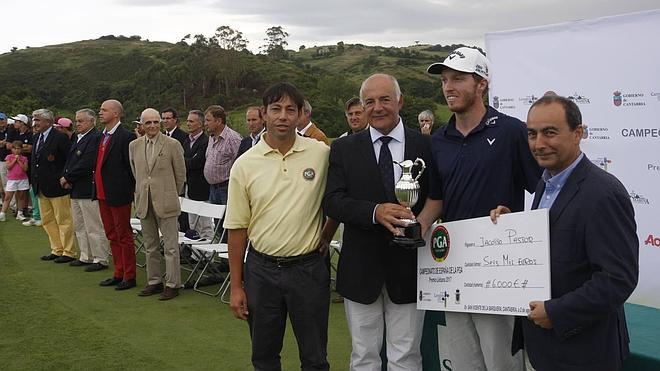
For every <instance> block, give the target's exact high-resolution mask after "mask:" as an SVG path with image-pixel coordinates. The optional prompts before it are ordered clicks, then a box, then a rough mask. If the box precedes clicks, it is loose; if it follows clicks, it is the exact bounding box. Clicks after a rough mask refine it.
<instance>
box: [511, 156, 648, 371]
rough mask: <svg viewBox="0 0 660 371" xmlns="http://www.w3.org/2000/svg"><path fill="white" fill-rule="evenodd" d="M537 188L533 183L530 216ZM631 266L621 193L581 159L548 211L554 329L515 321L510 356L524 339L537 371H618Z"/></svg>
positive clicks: (632, 246) (631, 240)
mask: <svg viewBox="0 0 660 371" xmlns="http://www.w3.org/2000/svg"><path fill="white" fill-rule="evenodd" d="M544 189H545V183H544V182H543V181H540V182H539V185H538V187H537V189H536V193H535V197H534V202H533V204H532V208H533V209H535V208H537V207H538V204H539V201H540V199H541V196H542V195H543V191H544ZM638 259H639V242H638V239H637V233H636V225H635V215H634V210H633V206H632V203H631V202H630V197H629V196H628V192H627V191H626V189H625V188H624V186H623V185H622V184H621V182H619V180H618V179H616V178H615V177H614V176H613V175H611V174H609V173H607V172H606V171H604V170H602V169H601V168H599V167H598V166H596V165H594V164H593V163H591V161H590V160H589V159H588V158H587V157H586V156H585V157H584V158H583V159H582V160H581V161H580V162H579V163H578V165H577V167H576V168H575V169H574V170H573V172H572V173H571V175H570V176H569V178H568V179H567V181H566V184H565V185H564V186H563V187H562V189H561V192H560V193H559V195H558V196H557V199H556V200H555V202H554V204H553V205H552V207H551V208H550V261H551V264H550V287H551V290H552V291H551V299H550V300H547V301H546V302H545V310H546V312H547V314H548V317H549V318H550V321H551V322H552V325H553V328H552V329H551V330H545V329H543V328H541V327H539V326H536V325H535V324H534V323H533V322H531V321H530V320H528V319H527V318H524V317H517V318H516V326H515V329H514V340H513V350H514V351H515V350H517V349H520V348H521V347H522V341H521V340H522V338H523V337H524V344H525V348H526V349H527V353H528V354H529V358H530V361H531V362H532V366H534V368H536V370H538V371H546V370H553V371H562V370H565V371H569V370H570V371H577V370H583V371H587V370H599V371H614V370H619V369H621V366H622V364H623V360H624V358H625V357H626V356H627V355H628V353H629V349H628V343H629V341H630V339H629V336H628V328H627V326H626V318H625V314H624V311H623V303H624V302H625V301H626V299H628V297H629V296H630V294H631V293H632V292H633V290H634V289H635V286H636V285H637V278H638V273H639V264H638ZM521 329H522V333H521V332H520V330H521ZM521 335H522V336H521Z"/></svg>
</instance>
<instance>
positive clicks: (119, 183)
mask: <svg viewBox="0 0 660 371" xmlns="http://www.w3.org/2000/svg"><path fill="white" fill-rule="evenodd" d="M123 114H124V107H123V106H122V104H121V102H119V101H118V100H115V99H109V100H106V101H105V102H103V103H102V104H101V109H100V110H99V119H100V120H101V122H102V123H103V124H104V125H105V128H104V129H103V133H102V136H101V139H100V143H99V149H98V151H97V154H96V166H95V170H94V199H97V200H99V210H100V211H101V220H102V221H103V228H104V229H105V236H106V237H107V238H108V241H110V250H112V261H113V263H114V266H115V269H114V273H113V276H112V277H111V278H108V279H105V280H103V281H101V283H100V285H101V286H115V290H118V291H121V290H126V289H130V288H132V287H135V245H134V244H133V229H132V228H131V204H132V202H133V196H134V192H135V178H134V177H133V173H132V171H131V163H130V160H129V156H128V144H129V143H130V142H132V141H133V140H135V134H133V132H131V131H129V130H127V129H125V128H124V127H123V126H122V124H121V117H122V116H123Z"/></svg>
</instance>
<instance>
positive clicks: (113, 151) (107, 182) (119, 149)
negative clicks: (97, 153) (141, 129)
mask: <svg viewBox="0 0 660 371" xmlns="http://www.w3.org/2000/svg"><path fill="white" fill-rule="evenodd" d="M102 140H103V135H101V139H100V141H102ZM133 140H135V134H134V133H133V132H131V131H129V130H127V129H125V128H124V127H123V126H122V125H119V127H118V128H117V130H116V131H115V133H114V134H113V135H112V136H111V137H110V139H109V140H108V144H107V148H106V150H105V156H103V160H102V163H101V178H102V180H103V190H104V192H105V202H106V203H107V204H108V206H112V207H118V206H124V205H127V204H130V203H131V202H133V197H134V192H135V178H133V173H132V172H131V163H130V160H129V157H128V144H129V143H130V142H132V141H133ZM94 166H95V168H96V165H94ZM95 171H96V170H95ZM93 189H94V195H93V196H92V199H96V187H94V188H93Z"/></svg>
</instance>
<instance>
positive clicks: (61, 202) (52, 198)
mask: <svg viewBox="0 0 660 371" xmlns="http://www.w3.org/2000/svg"><path fill="white" fill-rule="evenodd" d="M53 122H54V116H53V112H51V111H50V110H47V109H44V108H42V109H38V110H36V111H34V112H32V124H33V126H34V129H35V130H36V132H37V133H38V134H39V135H38V136H37V138H36V140H35V147H34V150H33V151H32V161H31V166H32V169H31V170H32V171H31V172H30V177H31V179H30V183H31V184H32V188H33V189H34V194H35V195H36V196H37V197H38V198H39V207H40V209H41V222H42V227H43V228H44V230H45V231H46V234H47V235H48V240H49V241H50V249H51V252H50V254H49V255H44V256H42V257H41V260H45V261H49V260H53V261H54V262H55V263H69V262H71V261H74V260H75V257H76V246H75V241H74V237H73V222H72V220H71V200H70V198H69V191H68V190H67V189H64V188H63V187H62V186H61V184H60V181H59V179H60V174H62V171H63V170H64V164H65V163H66V157H67V154H68V153H69V146H70V144H71V142H70V141H69V137H67V136H66V134H64V133H61V132H59V131H57V130H55V129H53Z"/></svg>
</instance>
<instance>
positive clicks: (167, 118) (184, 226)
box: [160, 107, 190, 232]
mask: <svg viewBox="0 0 660 371" xmlns="http://www.w3.org/2000/svg"><path fill="white" fill-rule="evenodd" d="M160 115H161V118H162V120H163V128H164V129H165V135H167V136H168V137H172V138H174V139H176V140H178V141H179V143H181V147H183V146H184V142H185V141H186V138H188V134H187V133H186V132H185V131H183V130H181V128H180V127H179V113H178V112H177V111H176V110H175V109H174V108H172V107H168V108H165V109H164V110H163V112H161V114H160ZM188 130H190V129H188ZM179 196H185V193H183V194H180V195H179ZM188 229H190V225H189V224H188V213H184V212H182V213H181V214H179V230H180V231H181V232H186V231H188Z"/></svg>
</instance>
